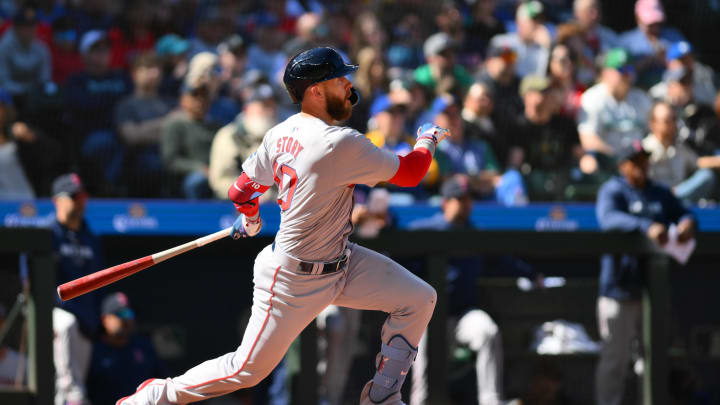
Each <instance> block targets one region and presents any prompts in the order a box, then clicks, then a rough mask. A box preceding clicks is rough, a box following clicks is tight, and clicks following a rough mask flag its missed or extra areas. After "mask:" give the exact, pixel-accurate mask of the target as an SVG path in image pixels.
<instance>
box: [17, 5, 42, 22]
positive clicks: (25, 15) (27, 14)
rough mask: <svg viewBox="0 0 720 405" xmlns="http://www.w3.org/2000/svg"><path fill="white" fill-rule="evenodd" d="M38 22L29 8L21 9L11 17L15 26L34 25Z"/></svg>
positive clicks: (35, 14) (34, 12) (32, 10)
mask: <svg viewBox="0 0 720 405" xmlns="http://www.w3.org/2000/svg"><path fill="white" fill-rule="evenodd" d="M37 22H38V18H37V12H36V11H35V10H34V9H32V8H30V7H23V8H21V9H20V10H18V12H17V13H16V14H15V15H14V16H13V24H15V25H35V24H37Z"/></svg>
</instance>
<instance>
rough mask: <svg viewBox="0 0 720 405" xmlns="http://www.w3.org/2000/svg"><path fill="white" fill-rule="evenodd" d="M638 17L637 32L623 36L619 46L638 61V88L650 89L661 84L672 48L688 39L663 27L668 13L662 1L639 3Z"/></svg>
mask: <svg viewBox="0 0 720 405" xmlns="http://www.w3.org/2000/svg"><path fill="white" fill-rule="evenodd" d="M635 17H636V19H637V23H638V26H637V28H635V29H634V30H631V31H628V32H625V33H623V34H622V35H621V36H620V39H619V44H620V47H622V48H624V49H626V50H627V51H628V52H629V53H630V55H632V57H633V58H634V59H635V60H636V68H637V72H638V80H637V83H638V85H639V86H640V87H642V88H644V89H648V88H650V87H651V86H652V85H654V84H656V83H658V82H659V81H660V80H661V78H662V72H663V71H664V70H665V53H666V52H667V50H668V48H670V45H672V44H673V43H675V42H678V41H683V40H685V37H683V35H682V34H681V33H680V32H679V31H678V30H676V29H675V28H672V27H667V26H664V25H663V23H664V22H665V11H664V10H663V7H662V4H661V3H660V0H638V1H637V3H635Z"/></svg>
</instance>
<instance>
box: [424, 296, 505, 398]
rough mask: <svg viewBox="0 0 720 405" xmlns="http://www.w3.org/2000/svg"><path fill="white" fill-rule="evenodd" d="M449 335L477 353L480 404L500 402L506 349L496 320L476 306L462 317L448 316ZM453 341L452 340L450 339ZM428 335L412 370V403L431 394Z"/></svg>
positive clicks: (476, 368) (476, 369)
mask: <svg viewBox="0 0 720 405" xmlns="http://www.w3.org/2000/svg"><path fill="white" fill-rule="evenodd" d="M448 332H449V333H448V335H450V334H451V333H452V336H451V337H450V336H449V338H450V339H454V340H455V341H456V342H458V343H461V344H464V345H467V346H468V347H469V348H470V350H472V351H474V352H475V353H476V354H477V356H476V359H475V374H476V376H477V392H478V404H479V405H499V404H501V403H502V402H503V401H502V391H503V384H502V378H503V352H502V341H501V338H500V331H499V329H498V326H497V324H496V323H495V321H493V320H492V318H490V315H488V314H487V313H486V312H485V311H483V310H480V309H473V310H471V311H468V312H467V313H466V314H464V315H463V316H462V317H461V318H460V320H459V321H457V322H455V321H454V320H453V319H448ZM450 341H452V340H450ZM427 350H428V349H427V335H424V336H423V339H422V341H421V342H420V347H419V348H418V355H417V358H416V359H415V365H414V366H413V373H412V387H411V390H410V405H425V403H426V402H427V398H428V375H427V362H428V361H427V360H428V354H427Z"/></svg>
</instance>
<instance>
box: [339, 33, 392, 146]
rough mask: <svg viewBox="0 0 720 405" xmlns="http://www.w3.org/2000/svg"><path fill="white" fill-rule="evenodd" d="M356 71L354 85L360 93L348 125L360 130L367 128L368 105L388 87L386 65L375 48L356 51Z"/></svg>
mask: <svg viewBox="0 0 720 405" xmlns="http://www.w3.org/2000/svg"><path fill="white" fill-rule="evenodd" d="M357 64H358V66H359V68H358V71H357V72H355V74H354V76H353V77H354V81H353V83H354V87H355V88H356V89H357V90H358V92H359V93H360V102H359V103H358V104H357V105H356V106H355V107H353V115H352V116H351V117H350V119H349V120H348V125H349V126H350V127H352V128H355V129H357V130H358V131H360V132H365V131H366V130H367V124H368V122H367V121H368V118H372V116H371V114H370V105H371V104H372V103H373V101H374V100H375V99H376V97H378V96H379V95H380V94H383V93H385V92H386V91H387V89H388V77H387V66H386V65H385V61H384V60H383V55H382V53H381V52H379V51H378V50H377V49H375V48H370V47H367V48H363V49H361V50H360V52H358V55H357Z"/></svg>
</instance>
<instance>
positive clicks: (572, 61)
mask: <svg viewBox="0 0 720 405" xmlns="http://www.w3.org/2000/svg"><path fill="white" fill-rule="evenodd" d="M577 63H578V58H577V54H575V53H574V52H573V51H572V50H571V49H570V47H569V46H567V45H566V44H564V43H562V42H560V43H555V44H554V45H553V46H552V48H551V49H550V63H549V64H548V76H549V78H550V81H551V83H552V85H553V86H554V87H555V88H557V89H558V90H559V91H558V92H557V94H558V96H559V98H560V99H559V100H557V103H558V104H559V106H560V113H561V114H562V115H564V116H566V117H568V118H571V119H575V117H577V113H578V111H579V110H580V99H581V97H582V94H583V93H584V92H585V86H584V85H583V84H582V83H581V82H580V81H579V80H577Z"/></svg>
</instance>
